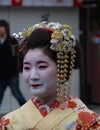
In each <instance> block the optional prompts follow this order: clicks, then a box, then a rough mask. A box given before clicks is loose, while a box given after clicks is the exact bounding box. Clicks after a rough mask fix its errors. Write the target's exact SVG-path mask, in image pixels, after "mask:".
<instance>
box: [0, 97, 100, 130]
mask: <svg viewBox="0 0 100 130" xmlns="http://www.w3.org/2000/svg"><path fill="white" fill-rule="evenodd" d="M59 105H60V103H59V101H58V100H56V99H55V100H54V101H52V102H51V103H49V104H43V103H42V102H40V101H39V100H38V99H35V98H32V99H30V100H29V101H28V102H27V103H26V104H25V105H23V106H22V107H20V108H19V109H17V110H15V111H13V112H11V113H9V114H7V115H6V116H4V117H3V118H2V119H1V121H0V130H100V118H99V116H98V115H97V114H96V113H95V112H93V111H91V110H89V109H88V108H87V107H86V106H85V105H84V104H83V103H82V102H81V100H79V99H78V98H76V97H71V98H70V100H69V101H68V100H67V99H66V109H63V108H62V109H61V108H59Z"/></svg>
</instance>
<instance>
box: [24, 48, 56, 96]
mask: <svg viewBox="0 0 100 130" xmlns="http://www.w3.org/2000/svg"><path fill="white" fill-rule="evenodd" d="M23 78H24V80H25V82H26V83H27V84H28V85H29V87H30V90H31V92H32V94H33V95H34V96H37V97H39V98H46V97H54V95H56V93H57V92H56V83H57V69H56V63H55V62H54V61H53V60H51V59H50V58H49V57H48V56H47V55H45V54H44V53H43V51H42V50H41V49H34V50H29V51H28V52H27V54H26V55H25V57H24V61H23Z"/></svg>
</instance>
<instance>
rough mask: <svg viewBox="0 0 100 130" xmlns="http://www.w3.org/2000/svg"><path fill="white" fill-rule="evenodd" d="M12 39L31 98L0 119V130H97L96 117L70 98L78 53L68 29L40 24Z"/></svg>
mask: <svg viewBox="0 0 100 130" xmlns="http://www.w3.org/2000/svg"><path fill="white" fill-rule="evenodd" d="M15 37H17V38H18V39H19V38H20V40H21V43H22V44H21V47H20V49H19V53H23V54H24V57H23V78H24V80H25V82H26V83H27V84H28V86H29V88H30V90H31V93H32V94H33V97H32V98H31V99H30V100H29V101H28V102H27V103H26V104H24V105H23V106H22V107H20V108H19V109H17V110H15V111H13V112H10V113H8V114H7V115H5V116H4V117H2V119H1V121H0V130H100V121H99V120H100V118H99V116H98V115H97V114H96V113H95V112H93V111H91V110H89V109H88V108H87V107H86V106H85V104H84V103H83V102H82V101H81V100H80V99H78V98H77V97H73V96H71V82H72V73H73V69H74V68H75V67H76V62H77V51H79V50H78V44H77V42H76V40H75V38H74V36H73V34H72V32H71V29H70V27H69V26H68V25H62V24H60V23H53V22H51V23H46V22H42V23H39V24H36V25H34V26H32V27H30V28H28V29H27V30H25V31H24V32H23V33H22V34H21V35H17V34H16V36H15ZM22 38H23V39H24V40H23V42H22ZM66 86H67V87H66Z"/></svg>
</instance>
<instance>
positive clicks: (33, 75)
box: [30, 69, 40, 81]
mask: <svg viewBox="0 0 100 130" xmlns="http://www.w3.org/2000/svg"><path fill="white" fill-rule="evenodd" d="M30 79H31V80H33V81H36V80H39V79H40V76H39V73H38V70H36V69H32V70H31V76H30Z"/></svg>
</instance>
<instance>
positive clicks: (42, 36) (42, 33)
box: [20, 28, 81, 72]
mask: <svg viewBox="0 0 100 130" xmlns="http://www.w3.org/2000/svg"><path fill="white" fill-rule="evenodd" d="M51 34H52V32H51V31H48V30H46V29H44V28H37V29H35V30H34V31H33V32H32V33H31V34H30V36H29V37H28V38H27V39H26V40H25V42H26V44H27V45H26V48H25V50H26V51H25V50H24V49H23V50H24V51H22V52H21V53H20V63H21V68H22V61H23V58H24V56H25V54H26V53H27V52H28V51H29V50H30V49H35V48H40V49H42V50H43V52H44V53H45V54H46V55H48V56H49V57H50V58H51V59H52V60H53V61H54V62H55V63H56V61H57V52H55V51H53V50H51V49H50V46H51V43H50V40H51ZM75 51H76V57H75V63H74V69H77V68H79V67H80V54H81V52H80V45H79V43H78V42H77V40H76V46H75ZM23 52H24V53H23ZM68 55H69V58H68V61H69V63H70V52H69V54H68ZM69 69H70V66H69V67H68V72H69Z"/></svg>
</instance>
